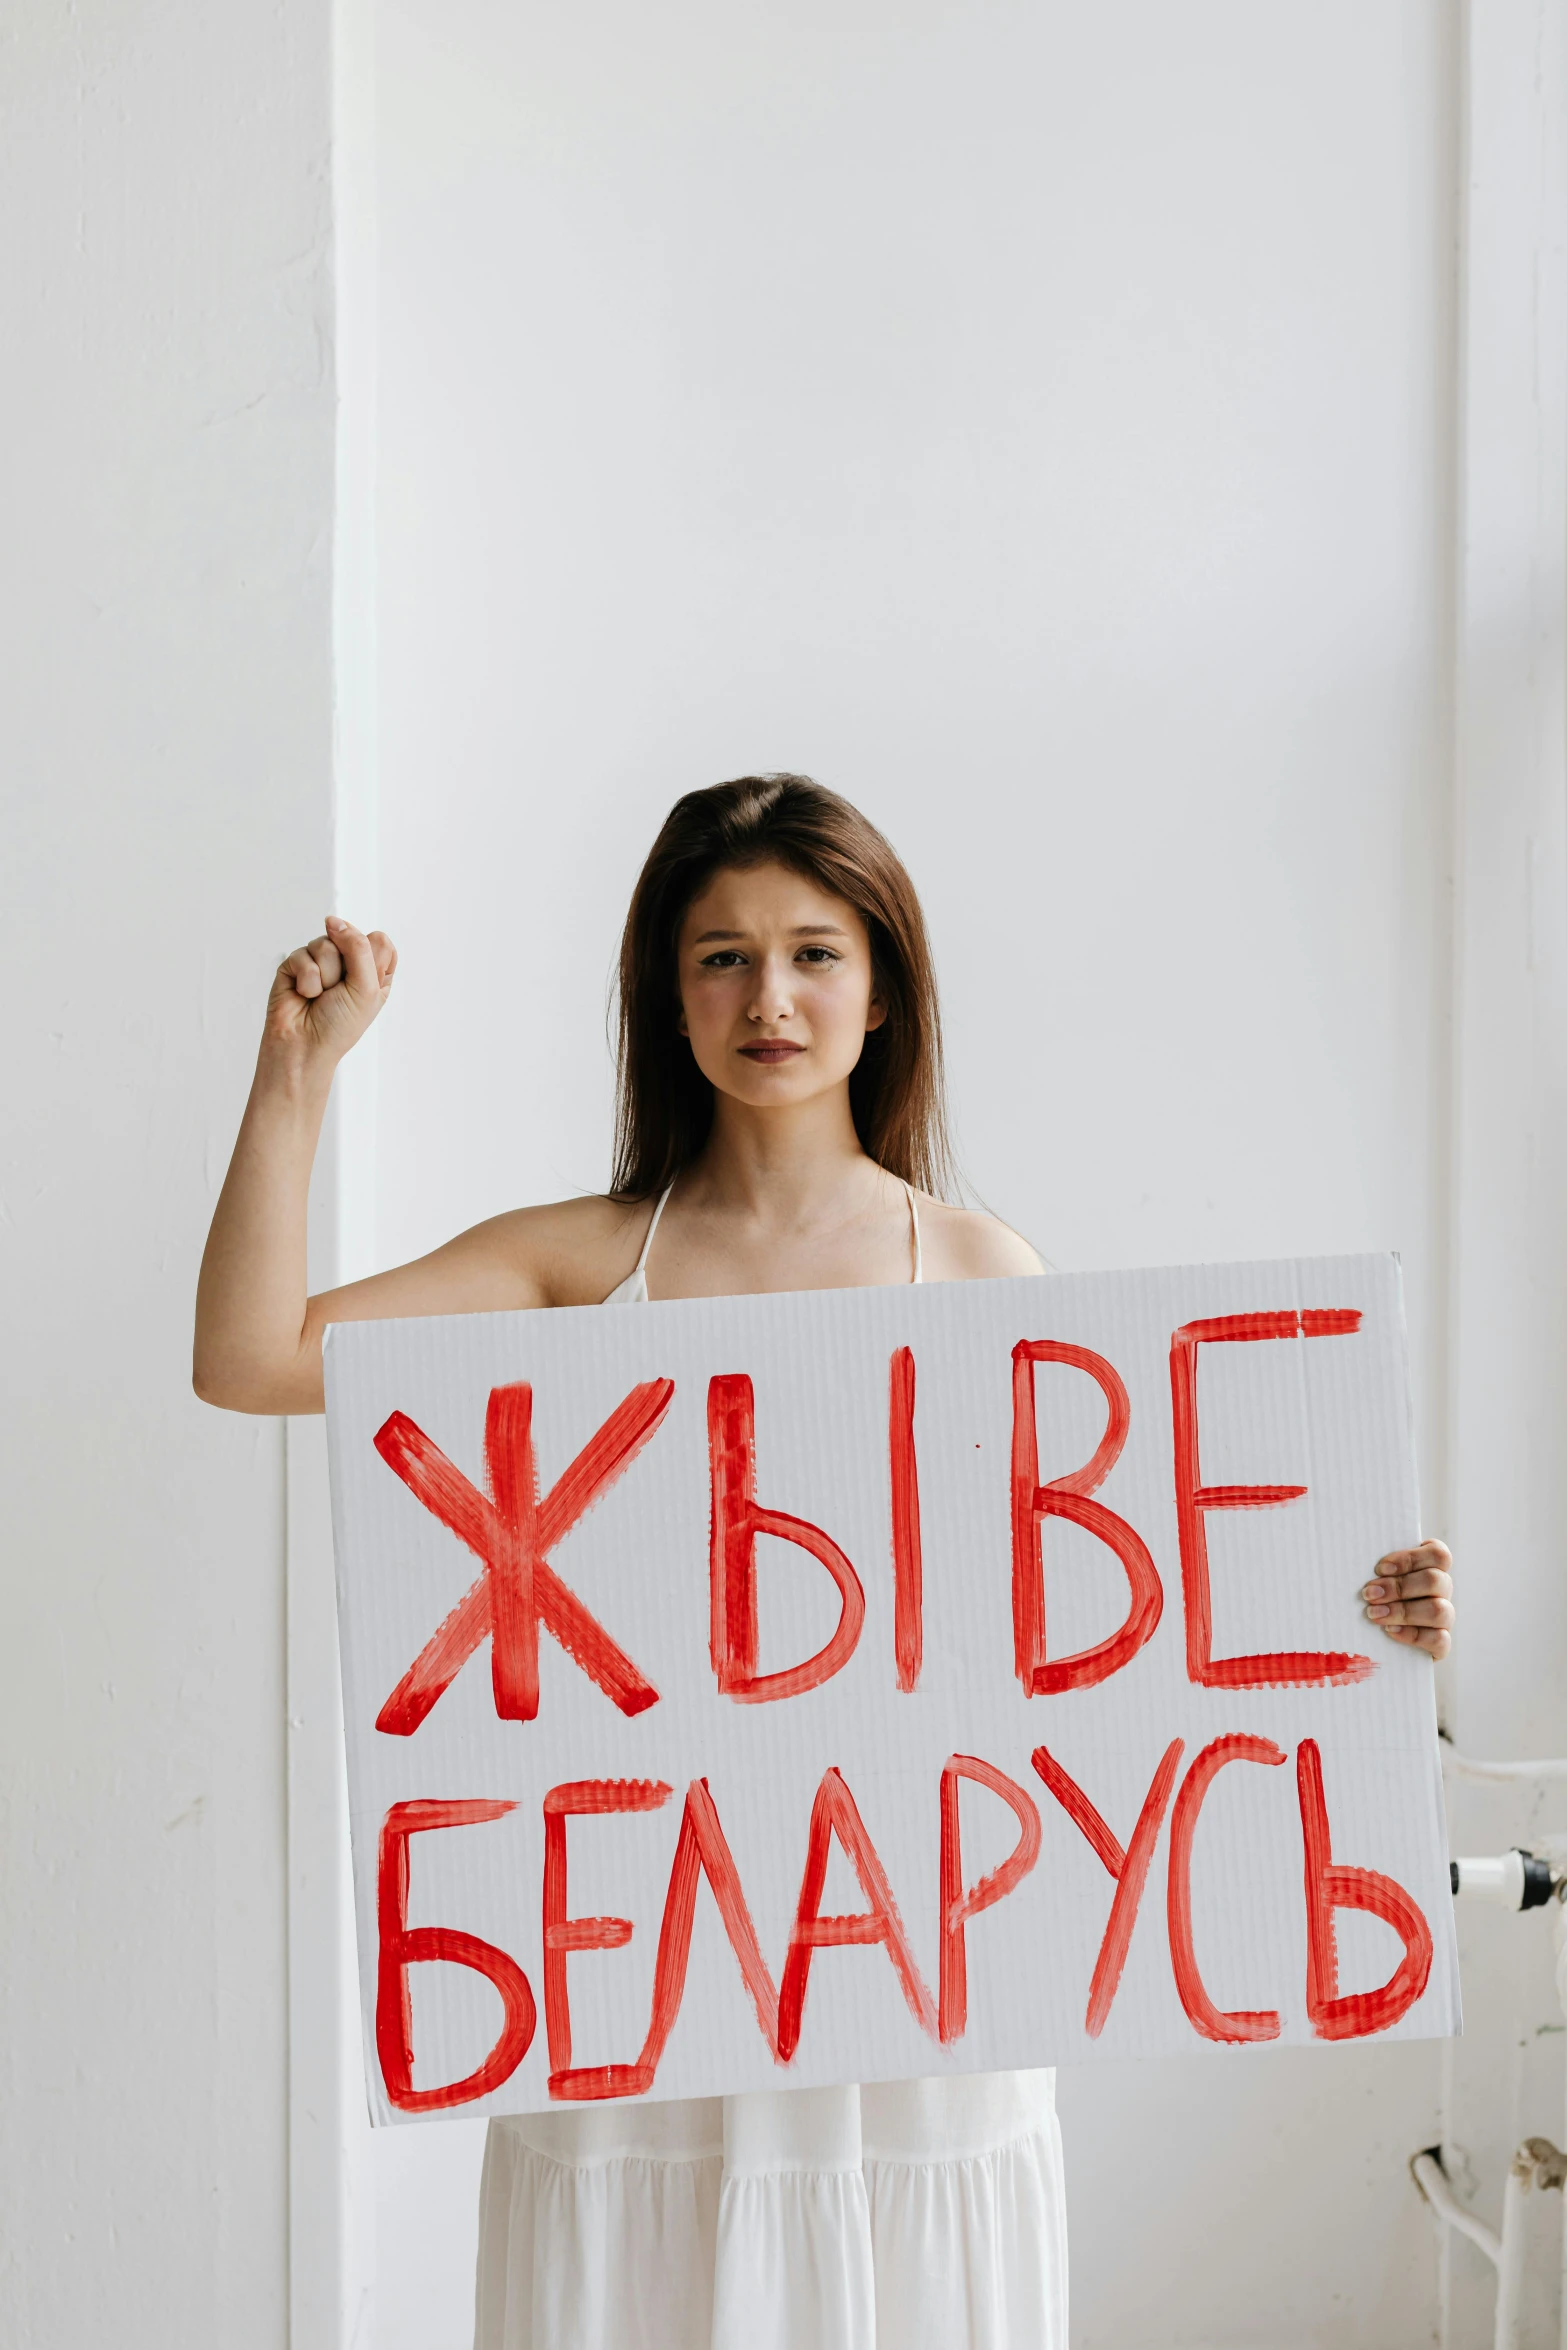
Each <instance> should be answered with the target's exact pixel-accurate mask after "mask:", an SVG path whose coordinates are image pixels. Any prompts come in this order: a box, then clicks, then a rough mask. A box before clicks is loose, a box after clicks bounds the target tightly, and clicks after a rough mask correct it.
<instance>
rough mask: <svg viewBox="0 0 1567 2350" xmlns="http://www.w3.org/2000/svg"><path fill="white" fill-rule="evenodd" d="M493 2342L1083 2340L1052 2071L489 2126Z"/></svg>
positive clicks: (753, 2344)
mask: <svg viewBox="0 0 1567 2350" xmlns="http://www.w3.org/2000/svg"><path fill="white" fill-rule="evenodd" d="M474 2340H475V2350H1067V2334H1066V2209H1065V2202H1064V2198H1063V2194H1062V2184H1061V2140H1060V2135H1059V2132H1058V2130H1057V2127H1056V2114H1055V2076H1054V2074H1052V2073H1048V2072H1034V2073H975V2074H968V2075H958V2076H952V2077H946V2078H943V2079H941V2080H932V2081H896V2082H881V2083H877V2084H876V2085H875V2086H873V2087H867V2088H863V2089H770V2090H765V2091H762V2092H759V2093H757V2094H756V2095H753V2096H745V2097H724V2098H717V2097H710V2098H692V2099H687V2100H682V2101H678V2102H674V2103H668V2104H661V2105H638V2106H619V2107H614V2106H601V2107H596V2108H593V2109H591V2110H586V2111H584V2110H582V2109H577V2110H574V2111H572V2112H569V2113H559V2112H557V2113H545V2114H526V2115H518V2116H516V2117H514V2118H507V2119H505V2120H499V2121H492V2122H491V2124H490V2128H489V2136H488V2140H487V2143H486V2146H485V2155H484V2181H483V2186H482V2188H481V2190H480V2219H479V2275H478V2314H477V2327H476V2331H475V2336H474Z"/></svg>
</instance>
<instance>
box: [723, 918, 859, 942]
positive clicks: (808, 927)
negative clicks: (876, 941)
mask: <svg viewBox="0 0 1567 2350" xmlns="http://www.w3.org/2000/svg"><path fill="white" fill-rule="evenodd" d="M848 935H849V934H848V932H847V931H846V930H845V929H844V927H843V925H842V923H841V922H797V923H796V924H795V926H794V928H793V929H792V930H791V931H790V933H789V936H790V937H791V938H847V937H848ZM746 936H747V933H746V932H745V931H743V930H704V931H702V932H701V933H700V934H699V935H698V937H697V939H696V941H695V943H696V945H698V946H699V947H705V946H709V945H711V944H712V942H713V941H714V940H715V939H720V938H744V937H746Z"/></svg>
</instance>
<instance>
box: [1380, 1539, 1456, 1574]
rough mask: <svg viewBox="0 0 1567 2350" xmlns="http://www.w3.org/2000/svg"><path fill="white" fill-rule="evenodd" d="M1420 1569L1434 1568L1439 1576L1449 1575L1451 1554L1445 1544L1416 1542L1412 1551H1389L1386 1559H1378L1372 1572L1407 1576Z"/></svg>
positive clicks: (1451, 1567)
mask: <svg viewBox="0 0 1567 2350" xmlns="http://www.w3.org/2000/svg"><path fill="white" fill-rule="evenodd" d="M1421 1567H1434V1568H1435V1569H1436V1570H1437V1572H1438V1573H1439V1574H1443V1575H1448V1574H1451V1573H1452V1569H1453V1554H1452V1552H1451V1551H1450V1550H1449V1549H1448V1547H1447V1544H1446V1543H1445V1542H1417V1543H1416V1544H1415V1546H1414V1548H1413V1549H1412V1550H1390V1551H1389V1552H1388V1554H1387V1556H1386V1558H1380V1559H1378V1561H1377V1563H1376V1568H1375V1570H1374V1571H1375V1572H1376V1573H1377V1574H1379V1575H1381V1574H1388V1575H1407V1574H1410V1573H1412V1572H1414V1571H1415V1570H1416V1569H1417V1568H1421Z"/></svg>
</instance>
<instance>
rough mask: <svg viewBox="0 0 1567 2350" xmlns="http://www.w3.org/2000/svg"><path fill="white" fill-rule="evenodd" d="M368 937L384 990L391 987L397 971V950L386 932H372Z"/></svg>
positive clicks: (368, 933)
mask: <svg viewBox="0 0 1567 2350" xmlns="http://www.w3.org/2000/svg"><path fill="white" fill-rule="evenodd" d="M366 935H367V937H368V938H369V941H370V951H371V953H372V954H373V955H374V956H375V967H376V971H377V973H378V974H379V976H380V981H381V986H382V988H383V990H384V989H386V988H388V987H390V986H391V984H392V979H393V976H394V974H395V973H396V970H397V949H396V947H394V946H393V944H392V942H391V940H390V939H389V938H388V937H387V935H386V932H385V931H384V930H372V931H369V932H367V933H366Z"/></svg>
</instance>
